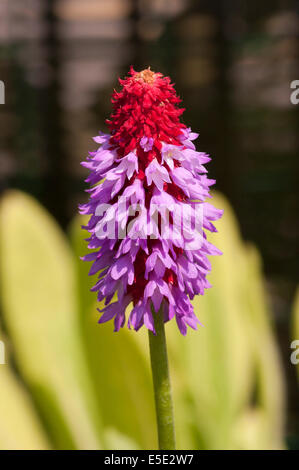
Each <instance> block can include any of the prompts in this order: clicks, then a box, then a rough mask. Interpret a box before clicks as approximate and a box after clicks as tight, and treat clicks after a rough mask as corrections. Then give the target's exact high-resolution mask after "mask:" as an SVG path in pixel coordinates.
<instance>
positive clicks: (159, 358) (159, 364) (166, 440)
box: [149, 310, 175, 450]
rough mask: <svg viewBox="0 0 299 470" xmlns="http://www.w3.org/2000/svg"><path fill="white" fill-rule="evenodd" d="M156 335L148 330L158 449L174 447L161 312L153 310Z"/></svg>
mask: <svg viewBox="0 0 299 470" xmlns="http://www.w3.org/2000/svg"><path fill="white" fill-rule="evenodd" d="M153 317H154V321H155V330H156V335H154V334H153V333H152V332H151V331H149V346H150V356H151V366H152V374H153V384H154V393H155V404H156V415H157V427H158V441H159V449H160V450H174V449H175V433H174V419H173V406H172V397H171V385H170V377H169V370H168V359H167V348H166V337H165V328H164V321H163V313H162V312H161V310H160V311H159V312H158V313H156V312H154V311H153Z"/></svg>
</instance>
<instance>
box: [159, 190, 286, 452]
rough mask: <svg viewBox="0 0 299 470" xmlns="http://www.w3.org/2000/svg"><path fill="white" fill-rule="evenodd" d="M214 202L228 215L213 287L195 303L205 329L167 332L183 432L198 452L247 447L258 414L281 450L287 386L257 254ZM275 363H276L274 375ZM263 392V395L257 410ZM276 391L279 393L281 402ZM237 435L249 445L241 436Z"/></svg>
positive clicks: (216, 239) (215, 238)
mask: <svg viewBox="0 0 299 470" xmlns="http://www.w3.org/2000/svg"><path fill="white" fill-rule="evenodd" d="M213 203H214V204H215V206H216V207H219V208H224V216H223V219H222V220H221V221H219V223H218V227H219V233H218V234H213V235H211V236H209V240H210V241H211V242H212V243H214V244H215V245H216V246H218V247H219V248H220V250H221V251H222V252H223V255H222V256H217V257H211V263H212V271H211V274H210V275H209V281H210V282H211V284H212V285H213V288H212V289H209V290H208V291H206V292H205V295H204V296H203V297H200V296H197V297H195V298H194V300H193V305H194V310H195V313H196V314H197V316H198V317H199V319H200V321H201V322H202V323H203V325H204V326H203V327H199V330H198V331H197V332H194V331H189V332H188V334H187V337H186V338H183V337H181V335H180V334H179V333H178V331H177V328H176V325H175V324H174V322H171V324H170V325H169V326H167V328H168V339H169V346H170V353H171V365H172V375H173V377H174V381H175V382H174V386H175V388H176V387H177V383H179V384H180V393H178V392H176V393H177V395H178V396H177V397H176V405H177V406H178V409H181V408H183V407H184V408H185V409H186V410H189V412H186V413H185V414H184V415H183V414H181V413H180V414H179V416H178V417H177V420H178V423H177V429H178V428H179V429H181V428H182V429H185V428H189V430H192V431H191V434H190V435H189V437H188V440H189V442H190V438H191V439H193V442H194V444H193V445H194V446H195V447H199V448H204V449H217V448H218V449H219V448H221V449H226V448H246V445H247V444H248V442H249V440H248V439H246V438H245V434H246V433H245V428H246V426H245V427H244V426H241V425H240V424H239V423H240V420H241V418H242V417H243V416H249V414H250V416H252V413H251V411H252V412H253V415H255V416H257V415H258V416H266V419H267V421H266V422H267V427H266V429H267V430H268V433H267V435H266V436H264V442H267V443H268V444H269V446H271V447H281V446H282V444H281V442H282V440H281V432H282V416H283V391H282V382H283V381H282V376H281V371H280V368H279V365H278V364H279V360H278V353H277V349H276V347H275V342H274V338H273V335H272V331H271V328H270V326H269V318H268V311H267V310H266V308H265V305H264V304H263V303H262V299H261V295H262V294H261V282H262V281H261V274H260V267H258V266H256V265H254V272H252V269H253V263H254V261H253V259H252V256H253V255H252V251H251V252H249V250H248V249H247V247H246V246H245V245H244V243H243V242H242V240H241V237H240V233H239V229H238V226H237V223H236V220H235V217H234V214H233V212H232V210H231V207H230V205H229V204H228V203H227V201H226V200H225V199H224V198H223V197H222V196H220V195H215V197H214V200H213ZM254 299H256V300H254ZM255 302H256V308H255ZM257 338H258V340H257ZM264 342H265V350H263V347H262V345H263V344H264ZM256 343H258V345H260V347H259V346H258V345H257V344H256ZM263 354H264V356H263ZM265 358H266V359H265ZM271 358H274V362H275V361H276V364H275V365H274V366H273V367H272V368H271V366H269V363H271V361H273V359H271ZM266 360H267V361H268V371H267V369H266ZM257 386H259V387H260V389H261V390H262V391H263V394H262V395H261V396H259V397H258V401H257V402H256V403H255V404H254V406H253V407H251V404H252V401H253V398H254V394H255V389H256V387H257ZM271 389H272V396H271V393H270V391H271ZM273 390H277V396H276V397H274V396H273V395H274V394H273ZM275 394H276V392H275ZM192 410H193V413H192ZM270 410H272V412H273V413H276V417H275V418H273V417H271V413H270ZM258 411H259V413H257V412H258ZM260 411H261V412H260ZM242 422H244V419H243V421H242ZM258 422H261V423H262V422H263V423H264V420H261V419H258ZM239 428H240V429H242V430H243V431H244V439H243V435H242V434H241V435H240V433H238V432H236V430H237V429H239ZM264 428H265V427H264ZM181 438H184V437H183V436H181ZM257 439H258V437H257ZM183 442H184V443H185V441H183ZM250 442H251V443H252V441H250ZM189 445H190V444H189ZM256 445H257V446H258V442H257V441H256Z"/></svg>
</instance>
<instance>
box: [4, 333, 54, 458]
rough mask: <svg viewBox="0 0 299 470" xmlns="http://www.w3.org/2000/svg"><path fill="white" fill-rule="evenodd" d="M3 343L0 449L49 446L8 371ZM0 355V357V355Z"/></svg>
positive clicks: (29, 404)
mask: <svg viewBox="0 0 299 470" xmlns="http://www.w3.org/2000/svg"><path fill="white" fill-rule="evenodd" d="M0 339H1V341H2V343H1V344H2V345H4V344H5V346H6V347H5V355H4V357H3V358H4V361H3V362H4V363H3V362H2V360H1V363H0V416H1V419H0V449H3V450H21V449H23V450H30V449H32V450H44V449H49V447H50V444H49V443H48V440H47V437H46V435H45V433H44V430H43V428H42V426H41V423H40V421H39V418H38V416H37V414H36V411H35V409H34V406H33V403H32V401H31V399H30V397H29V395H28V393H27V391H26V390H25V388H24V386H23V385H22V383H21V382H20V380H19V379H18V378H17V377H16V375H15V373H14V372H13V371H12V369H11V367H10V365H9V361H8V358H7V355H8V354H7V342H6V341H5V342H4V340H3V334H2V333H1V332H0ZM1 358H2V356H1Z"/></svg>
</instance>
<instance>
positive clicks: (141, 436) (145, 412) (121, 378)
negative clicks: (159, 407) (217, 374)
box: [70, 217, 157, 449]
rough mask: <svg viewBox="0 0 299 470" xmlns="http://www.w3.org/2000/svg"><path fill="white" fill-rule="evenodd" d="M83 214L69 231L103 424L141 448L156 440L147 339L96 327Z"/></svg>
mask: <svg viewBox="0 0 299 470" xmlns="http://www.w3.org/2000/svg"><path fill="white" fill-rule="evenodd" d="M83 223H84V218H81V217H76V218H75V219H74V221H73V223H72V226H71V230H70V234H71V239H72V245H73V247H74V250H75V253H76V258H77V276H78V279H79V282H80V296H81V301H80V305H81V325H82V333H83V335H84V340H85V345H86V348H87V351H88V358H89V364H90V368H91V371H92V375H93V378H94V380H95V383H96V390H97V397H98V400H99V406H100V409H101V412H102V416H103V421H104V425H105V427H108V428H113V429H114V430H116V431H117V432H119V433H121V434H122V435H125V436H127V438H129V439H131V440H133V441H134V442H136V444H137V445H138V446H139V447H140V448H142V449H153V448H155V446H156V445H157V444H156V424H155V412H154V402H153V387H152V379H151V373H150V369H149V356H148V354H149V352H148V341H147V338H146V340H145V341H144V342H143V343H142V344H141V343H140V342H139V341H138V336H139V333H136V332H135V331H129V330H127V328H125V329H124V330H121V331H120V332H119V333H114V332H113V325H112V323H111V322H110V323H109V324H102V325H99V324H98V323H97V322H98V319H99V317H100V314H99V312H98V311H97V307H98V308H102V307H103V305H101V304H96V302H95V300H96V294H95V293H92V292H90V291H89V289H90V287H91V285H93V284H94V283H95V282H96V279H95V277H93V278H90V277H89V276H88V271H89V268H90V265H89V263H86V262H83V261H81V260H80V257H81V256H83V255H84V254H86V253H87V251H88V250H87V246H86V242H84V238H87V235H88V234H87V232H85V231H83V230H82V229H81V225H82V224H83Z"/></svg>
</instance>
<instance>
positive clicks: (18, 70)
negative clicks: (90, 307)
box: [0, 0, 299, 440]
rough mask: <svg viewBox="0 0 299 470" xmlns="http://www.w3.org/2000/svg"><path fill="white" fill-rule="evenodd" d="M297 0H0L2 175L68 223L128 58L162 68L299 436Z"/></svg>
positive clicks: (291, 427)
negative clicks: (259, 289) (205, 167)
mask: <svg viewBox="0 0 299 470" xmlns="http://www.w3.org/2000/svg"><path fill="white" fill-rule="evenodd" d="M298 13H299V2H298V1H291V0H276V1H275V0H273V1H263V2H262V1H260V0H251V1H249V0H247V1H246V0H219V1H217V0H171V1H167V0H139V1H138V0H135V1H134V0H84V1H82V0H53V1H51V0H0V79H1V80H3V82H4V83H5V87H6V104H5V105H1V106H0V129H1V141H0V185H1V190H4V189H6V188H8V187H15V188H19V189H22V190H24V191H26V192H29V193H31V194H33V195H34V196H35V197H37V198H38V199H39V201H40V202H41V203H42V204H44V205H45V206H46V207H47V208H48V209H49V210H50V212H51V213H52V214H53V215H54V217H55V218H56V219H57V220H58V221H59V223H60V224H61V225H62V226H63V227H64V228H66V227H67V225H68V223H69V221H70V220H71V218H72V217H73V216H74V214H75V213H76V211H77V205H78V202H79V201H81V202H82V201H83V200H84V197H85V196H84V193H83V190H84V187H85V184H84V175H85V171H84V170H83V168H82V167H81V166H80V164H79V163H80V161H81V160H82V159H84V158H85V156H86V154H87V151H88V150H92V149H94V145H93V142H92V141H91V137H92V136H93V135H96V133H97V132H98V130H99V129H101V130H105V118H107V117H108V115H109V113H110V95H111V92H112V89H113V88H114V87H117V78H118V77H119V76H124V75H125V74H126V73H127V71H128V69H129V66H130V65H131V64H133V65H134V68H135V69H137V70H139V69H142V68H144V67H147V66H149V65H150V66H151V68H152V69H153V70H154V71H159V72H162V73H164V74H166V75H169V76H170V77H171V78H172V80H173V81H174V82H175V83H176V89H177V91H178V93H179V94H180V96H181V97H182V98H183V104H184V107H186V112H185V114H184V121H185V122H186V124H188V125H190V126H191V127H192V128H193V129H194V130H196V131H199V132H200V140H199V144H198V145H199V148H200V149H201V150H203V151H206V152H208V153H210V154H211V156H212V157H213V161H212V163H211V164H210V165H209V171H210V174H211V176H212V177H213V178H214V177H215V178H216V179H217V185H216V189H217V190H219V191H222V192H223V193H224V194H225V195H226V196H227V197H228V199H229V201H230V202H231V204H232V206H233V208H234V209H235V211H236V213H237V216H238V219H239V223H240V226H241V231H242V234H243V237H244V239H245V240H249V241H252V242H254V243H255V244H256V245H257V247H258V248H259V250H260V252H261V254H262V257H263V262H264V271H265V275H266V280H267V292H268V294H269V302H270V303H271V306H272V311H273V313H274V321H275V324H276V330H277V334H278V336H279V342H280V347H281V353H282V357H283V360H284V364H285V373H286V375H287V381H288V406H289V410H288V417H289V418H288V435H289V439H290V440H292V439H294V437H292V436H295V435H296V434H297V435H298V433H299V400H298V389H297V384H296V377H295V367H293V366H292V365H291V364H290V361H289V355H290V340H289V337H290V336H289V322H290V321H289V316H290V306H291V303H292V300H293V295H294V290H295V286H296V281H297V279H296V275H297V264H298V243H296V242H297V240H298V222H297V219H298V213H299V204H298V180H297V176H298V172H297V169H298V164H297V158H298V157H297V155H296V154H297V151H298V144H299V142H298V141H299V133H298V124H299V105H297V106H296V105H293V104H291V102H290V93H291V90H290V83H291V81H293V80H296V79H299V67H298V64H299V61H298V55H299V48H298V32H299V17H298Z"/></svg>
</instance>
